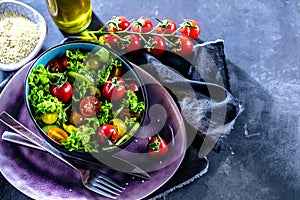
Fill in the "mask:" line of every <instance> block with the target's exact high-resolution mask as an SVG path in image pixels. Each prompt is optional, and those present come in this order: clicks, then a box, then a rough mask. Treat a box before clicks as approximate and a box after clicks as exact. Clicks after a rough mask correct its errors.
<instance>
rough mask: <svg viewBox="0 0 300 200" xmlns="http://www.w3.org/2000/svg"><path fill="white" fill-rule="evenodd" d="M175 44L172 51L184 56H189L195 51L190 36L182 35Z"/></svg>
mask: <svg viewBox="0 0 300 200" xmlns="http://www.w3.org/2000/svg"><path fill="white" fill-rule="evenodd" d="M175 44H176V47H173V48H172V49H171V51H172V52H174V53H176V54H178V55H180V56H182V57H187V56H189V55H191V54H192V53H193V51H194V46H193V42H192V41H191V40H190V39H189V38H188V37H185V36H181V37H180V38H178V39H177V40H176V41H175Z"/></svg>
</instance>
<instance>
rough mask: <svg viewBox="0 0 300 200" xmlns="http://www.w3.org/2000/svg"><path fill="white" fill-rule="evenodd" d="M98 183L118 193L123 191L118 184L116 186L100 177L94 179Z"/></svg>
mask: <svg viewBox="0 0 300 200" xmlns="http://www.w3.org/2000/svg"><path fill="white" fill-rule="evenodd" d="M95 181H96V182H97V183H98V184H100V185H104V186H106V187H109V188H110V189H112V190H114V191H116V192H118V193H121V192H123V190H124V189H123V188H121V187H120V186H118V187H116V186H115V185H112V184H111V183H110V182H107V181H106V180H105V179H102V177H101V178H100V179H96V180H95Z"/></svg>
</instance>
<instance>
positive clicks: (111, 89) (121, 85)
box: [102, 77, 126, 101]
mask: <svg viewBox="0 0 300 200" xmlns="http://www.w3.org/2000/svg"><path fill="white" fill-rule="evenodd" d="M125 91H126V90H125V82H124V81H123V80H122V79H121V78H119V77H114V78H112V79H109V80H108V81H107V82H106V83H105V84H104V86H103V90H102V95H103V96H104V98H106V99H107V100H109V101H119V100H121V99H122V98H123V96H124V94H125Z"/></svg>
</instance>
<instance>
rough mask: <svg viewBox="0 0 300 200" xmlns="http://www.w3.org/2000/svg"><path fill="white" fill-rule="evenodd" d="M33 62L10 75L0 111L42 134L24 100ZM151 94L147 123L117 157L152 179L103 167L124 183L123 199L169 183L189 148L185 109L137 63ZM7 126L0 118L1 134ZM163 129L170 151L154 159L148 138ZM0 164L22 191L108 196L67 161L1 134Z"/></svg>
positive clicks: (48, 195)
mask: <svg viewBox="0 0 300 200" xmlns="http://www.w3.org/2000/svg"><path fill="white" fill-rule="evenodd" d="M29 67H30V64H27V65H26V66H24V67H23V68H22V69H21V70H20V71H18V73H17V74H16V75H15V76H14V77H13V78H12V79H11V81H10V82H9V83H8V84H7V86H6V87H5V88H4V90H3V91H2V94H1V96H0V102H1V104H0V112H2V111H4V110H5V111H6V112H8V113H9V114H11V115H12V116H13V117H15V118H16V119H17V120H19V121H20V122H21V123H23V124H25V125H26V126H27V127H28V128H29V129H31V130H32V131H34V132H35V133H37V134H39V133H38V130H37V129H36V128H35V126H34V123H33V122H32V121H31V118H30V116H29V113H28V111H27V108H26V105H25V102H24V92H25V89H24V80H25V76H26V73H27V71H28V70H29ZM135 68H136V70H137V71H138V73H139V74H140V76H141V77H142V80H143V82H144V83H145V87H146V90H147V93H148V101H149V102H148V103H149V104H148V105H149V106H148V107H149V109H150V110H149V112H148V115H149V116H148V124H147V125H146V126H145V127H143V128H144V129H143V131H142V132H141V134H140V135H139V138H138V139H136V140H135V141H134V142H132V143H131V144H129V145H128V147H127V148H126V149H125V150H123V151H121V152H119V153H118V154H117V156H119V157H122V158H124V159H127V160H128V161H130V162H132V163H134V164H136V165H138V166H140V167H141V168H143V169H144V170H146V171H147V172H149V174H150V176H151V179H149V180H141V179H138V178H134V177H131V176H129V175H125V174H123V173H120V172H116V171H115V170H107V169H100V170H101V171H102V172H103V173H106V174H107V175H108V176H110V177H111V178H113V179H114V180H116V182H119V183H120V184H121V185H123V186H125V187H126V189H125V190H124V192H123V193H122V194H121V195H120V197H119V199H141V198H144V197H146V196H148V195H150V194H151V193H153V192H154V191H156V190H157V189H158V188H160V187H161V186H162V185H163V184H164V183H166V182H167V181H168V180H169V179H170V178H171V177H172V176H173V175H174V173H175V172H176V170H177V169H178V167H179V166H180V164H181V162H182V160H183V157H184V154H185V150H186V135H185V128H184V123H183V120H182V117H181V114H180V112H179V110H178V108H177V106H176V104H175V102H174V101H173V99H172V97H171V96H170V95H169V94H168V92H167V91H166V90H165V89H164V88H163V86H161V85H160V84H159V83H158V82H157V81H156V80H155V79H154V78H153V77H152V76H150V75H149V74H148V73H146V72H145V71H143V70H142V69H140V68H139V67H137V66H135ZM5 130H9V128H8V127H6V126H5V125H4V124H2V123H0V136H2V133H3V132H4V131H5ZM157 131H161V132H160V135H161V136H162V137H164V138H165V139H166V141H167V142H168V143H169V153H168V155H167V157H166V158H165V159H163V160H152V159H151V158H149V156H148V155H147V154H146V152H145V149H146V145H147V142H148V137H150V136H151V135H152V134H155V133H156V132H157ZM0 152H1V154H0V166H1V167H0V168H1V173H2V174H3V176H4V177H5V178H6V179H7V180H8V181H9V182H10V183H11V184H12V185H13V186H14V187H16V188H17V189H18V190H19V191H21V192H22V193H24V194H25V195H27V196H29V197H31V198H33V199H45V200H47V199H51V200H52V199H57V200H59V199H64V200H65V199H106V198H105V197H103V196H100V195H98V194H96V193H94V192H91V191H89V190H87V189H85V188H84V187H83V185H82V183H81V181H80V176H79V174H77V173H76V171H74V170H72V168H70V167H69V166H68V165H66V164H64V163H62V162H61V161H59V160H58V159H56V158H55V157H53V156H51V155H50V154H47V153H45V152H41V151H37V150H33V149H30V148H26V147H22V146H18V145H16V144H11V143H8V142H5V141H3V140H1V139H0Z"/></svg>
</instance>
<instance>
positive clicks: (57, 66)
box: [46, 58, 63, 73]
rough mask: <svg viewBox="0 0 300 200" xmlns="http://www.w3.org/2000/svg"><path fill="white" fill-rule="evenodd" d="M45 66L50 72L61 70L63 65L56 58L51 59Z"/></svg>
mask: <svg viewBox="0 0 300 200" xmlns="http://www.w3.org/2000/svg"><path fill="white" fill-rule="evenodd" d="M46 68H47V69H48V71H49V72H51V73H58V72H63V65H62V63H61V62H60V61H59V60H58V59H55V58H54V59H52V60H50V61H49V62H48V63H47V64H46Z"/></svg>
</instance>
